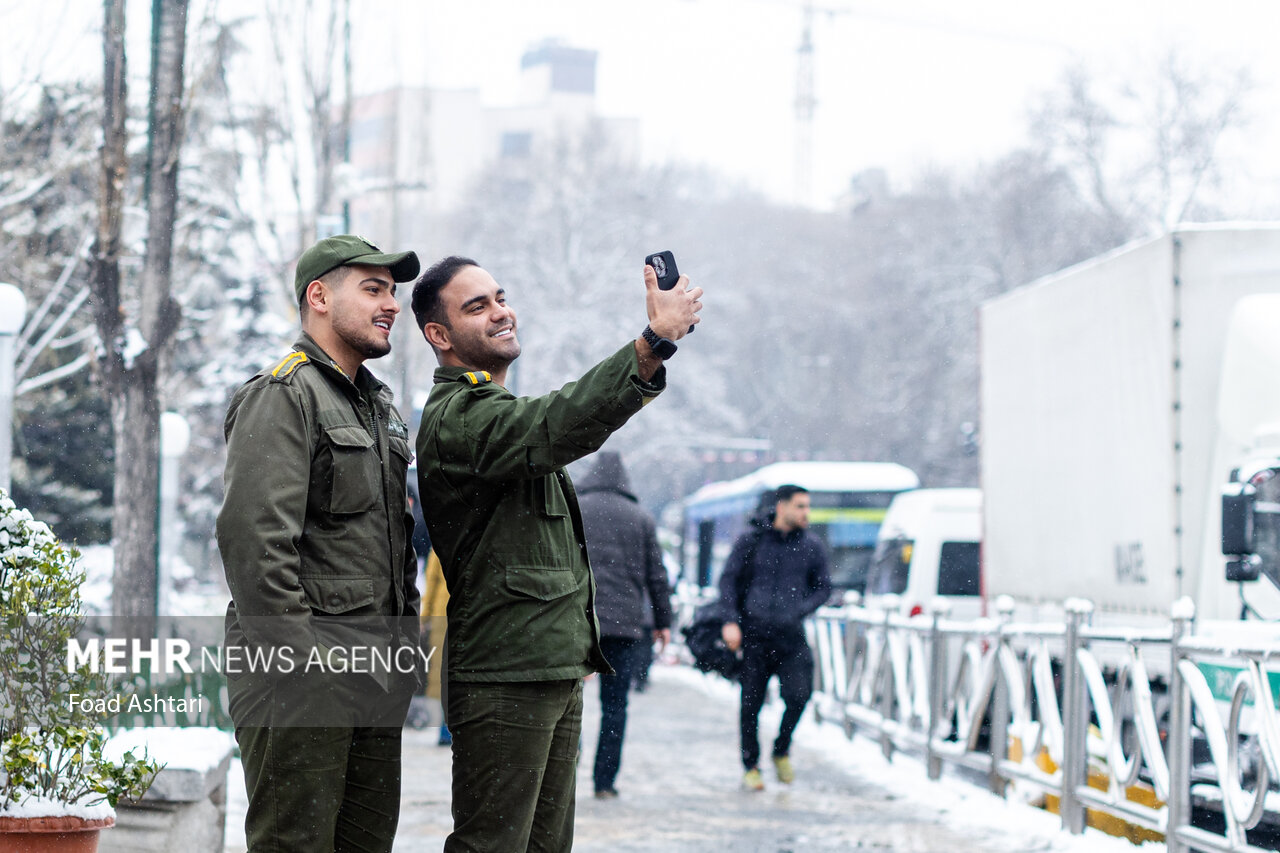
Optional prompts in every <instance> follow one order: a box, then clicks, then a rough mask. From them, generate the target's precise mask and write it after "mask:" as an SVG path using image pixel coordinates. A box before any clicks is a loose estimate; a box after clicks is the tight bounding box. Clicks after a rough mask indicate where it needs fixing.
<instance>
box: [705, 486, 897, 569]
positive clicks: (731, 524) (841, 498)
mask: <svg viewBox="0 0 1280 853" xmlns="http://www.w3.org/2000/svg"><path fill="white" fill-rule="evenodd" d="M786 484H793V485H797V486H803V487H804V488H806V489H808V490H809V499H810V503H811V505H812V510H811V511H810V513H809V530H810V531H811V532H813V533H814V534H816V535H817V537H818V538H819V539H821V540H822V541H823V542H824V543H825V544H826V546H827V553H828V555H829V557H830V566H831V582H832V584H833V585H834V586H835V587H836V588H837V589H841V590H857V591H859V592H861V591H862V588H863V586H864V585H865V584H866V580H867V569H868V568H869V566H870V564H871V555H872V553H873V552H874V551H875V547H876V534H877V533H878V532H879V531H880V522H882V521H884V515H885V510H886V509H888V507H889V502H890V501H892V500H893V496H894V495H896V494H898V493H899V492H905V491H908V490H910V489H914V488H917V487H918V486H919V485H920V479H919V478H918V477H917V476H916V474H915V472H914V471H912V470H911V469H910V468H905V467H903V466H902V465H897V464H895V463H892V462H777V463H774V464H772V465H766V466H764V467H763V468H760V469H759V470H757V471H754V472H753V473H751V474H747V475H746V476H745V477H739V478H738V479H736V480H726V481H723V482H719V483H708V484H707V485H705V486H703V487H702V488H700V489H698V491H696V492H694V493H693V494H692V495H690V496H689V497H688V498H686V499H685V500H684V502H683V507H682V508H683V516H684V517H683V519H682V522H681V528H682V529H681V547H680V576H681V579H683V580H685V581H688V582H694V583H696V584H697V585H698V586H702V587H707V586H714V585H715V584H716V583H718V582H719V580H720V572H721V570H722V569H723V568H724V561H725V559H726V558H727V557H728V556H729V551H730V549H731V548H732V547H733V543H734V541H735V540H737V538H738V537H739V536H741V535H742V534H743V533H744V532H745V531H746V530H747V525H748V521H749V519H750V518H751V515H752V513H754V512H755V510H756V506H757V504H758V503H759V501H760V495H761V494H763V493H764V492H766V491H768V490H770V489H776V488H777V487H778V486H782V485H786Z"/></svg>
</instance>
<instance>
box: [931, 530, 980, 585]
mask: <svg viewBox="0 0 1280 853" xmlns="http://www.w3.org/2000/svg"><path fill="white" fill-rule="evenodd" d="M981 551H982V546H981V545H979V544H978V543H977V542H943V543H942V556H941V558H940V559H939V561H938V595H977V594H978V575H979V572H980V570H981Z"/></svg>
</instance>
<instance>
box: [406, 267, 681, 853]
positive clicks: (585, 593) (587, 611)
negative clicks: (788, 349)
mask: <svg viewBox="0 0 1280 853" xmlns="http://www.w3.org/2000/svg"><path fill="white" fill-rule="evenodd" d="M672 265H673V266H674V261H673V264H672ZM644 285H645V302H646V308H647V313H648V319H649V324H648V325H647V326H646V327H645V329H644V332H643V333H642V334H641V335H640V336H639V337H637V338H636V339H635V340H633V341H629V342H628V343H627V344H626V345H624V346H623V347H622V348H621V349H619V350H618V351H617V352H615V353H614V354H613V355H611V356H609V357H608V358H606V359H605V360H604V361H602V362H600V363H599V364H597V365H596V366H595V367H592V368H591V369H590V370H588V371H587V372H586V373H585V374H583V376H582V377H581V378H580V379H579V380H577V381H576V382H571V383H569V384H568V385H566V386H564V387H563V388H561V389H560V390H558V391H553V392H551V393H550V394H545V395H543V396H541V397H533V398H530V397H520V398H517V397H515V396H514V395H513V394H511V393H510V392H509V391H508V390H507V389H506V388H505V387H504V384H505V382H506V379H507V370H508V368H509V367H510V365H511V363H512V362H514V361H515V359H516V358H517V357H518V356H519V355H520V341H519V339H518V337H517V322H516V314H515V311H514V310H513V308H512V307H511V305H510V304H509V302H508V301H507V293H506V291H505V290H504V289H503V288H502V286H501V285H499V284H498V282H497V281H495V280H494V278H493V276H492V275H490V274H489V273H488V272H487V271H485V270H484V269H482V268H481V267H480V266H479V265H478V264H477V263H476V262H475V261H473V260H470V259H469V258H461V257H449V258H445V259H444V260H441V261H439V262H438V263H436V264H435V265H434V266H432V267H431V268H430V269H428V270H427V271H426V272H425V273H424V274H423V275H422V277H421V278H420V279H418V281H417V283H416V284H415V285H414V288H413V312H414V316H415V318H416V320H417V323H418V327H419V328H420V329H421V330H422V334H423V337H424V338H425V339H426V341H427V343H429V344H431V347H432V348H433V349H434V350H435V353H436V360H437V361H438V362H439V364H440V367H439V368H438V369H437V370H436V373H435V387H434V388H433V389H432V391H431V395H430V397H429V399H428V400H427V404H426V406H425V407H424V408H423V411H422V423H421V426H420V427H419V429H418V437H417V449H418V459H419V462H418V484H419V493H420V494H421V496H422V501H423V509H424V513H425V515H426V518H427V525H428V528H429V529H430V532H431V541H432V544H433V545H434V547H435V549H436V552H437V554H439V556H440V560H441V563H442V565H443V568H444V575H445V580H446V582H447V583H448V586H449V595H450V599H449V631H448V638H447V640H446V647H447V649H448V654H447V655H446V660H447V661H448V670H447V672H446V673H445V677H446V678H447V679H448V700H447V703H448V707H447V709H446V719H447V722H448V725H449V730H450V731H451V732H452V733H453V817H454V830H453V833H452V834H451V835H450V836H449V838H448V839H447V840H446V842H445V850H446V851H450V853H459V852H460V851H474V850H503V851H524V850H540V851H567V850H570V849H571V848H572V846H573V819H574V809H575V795H574V788H575V779H576V770H577V758H578V740H579V737H580V735H581V732H582V679H583V678H584V677H585V676H587V675H590V674H591V673H593V672H612V670H611V668H610V666H609V663H608V661H606V660H605V657H604V655H603V653H602V652H601V650H600V626H599V623H598V621H597V618H596V613H595V581H594V578H593V577H592V575H591V569H590V566H589V564H588V561H587V555H586V545H585V536H584V534H583V527H582V515H581V512H580V511H579V509H578V502H577V498H576V496H575V493H574V489H573V484H572V483H571V482H570V480H569V475H568V474H567V473H566V472H565V470H564V467H565V466H566V465H568V464H569V463H570V462H573V461H574V460H576V459H579V458H581V457H583V456H586V455H588V454H589V453H592V452H594V451H595V450H597V449H599V447H600V446H601V445H603V444H604V442H605V440H606V439H607V438H608V437H609V436H610V435H611V434H612V433H613V432H614V431H616V430H617V429H619V428H620V427H621V426H622V425H623V424H625V423H626V422H627V421H628V420H629V419H630V418H631V416H632V415H634V414H635V413H636V412H638V411H640V409H641V407H642V406H644V405H645V404H646V403H647V402H649V401H650V400H652V399H653V398H654V397H656V396H657V395H658V394H659V393H660V392H661V391H662V390H663V388H664V387H665V385H666V370H665V368H664V367H663V362H664V360H665V359H667V358H670V357H671V356H672V355H674V353H675V343H674V341H676V340H678V339H680V338H681V337H683V336H684V335H685V334H687V333H688V329H689V328H690V327H691V326H692V325H693V324H695V323H697V322H698V314H697V312H698V311H699V310H700V309H701V307H702V303H701V302H700V301H699V299H700V298H701V296H702V290H701V288H693V289H692V290H690V289H688V279H687V278H686V277H684V276H679V277H678V278H677V280H676V281H675V282H674V286H672V287H670V288H669V289H665V290H664V289H662V288H660V287H659V282H658V276H657V274H656V273H655V271H654V268H653V267H652V266H651V265H648V264H646V265H645V267H644Z"/></svg>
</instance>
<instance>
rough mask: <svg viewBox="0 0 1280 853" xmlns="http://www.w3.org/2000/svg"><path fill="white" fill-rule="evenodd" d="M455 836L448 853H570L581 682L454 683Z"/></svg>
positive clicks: (451, 686)
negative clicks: (526, 852) (494, 852)
mask: <svg viewBox="0 0 1280 853" xmlns="http://www.w3.org/2000/svg"><path fill="white" fill-rule="evenodd" d="M446 721H447V722H448V724H449V731H450V732H451V733H452V734H453V833H452V834H451V835H450V836H449V837H448V838H447V839H446V840H445V844H444V849H445V853H492V851H502V853H522V852H523V851H528V853H535V851H536V853H568V851H569V850H570V849H572V847H573V818H574V806H575V793H576V788H577V775H578V773H577V771H578V740H579V738H580V737H581V736H582V679H580V678H573V679H567V680H560V681H530V682H514V683H501V682H498V683H492V682H484V683H481V682H458V681H450V683H449V705H448V716H447V718H446Z"/></svg>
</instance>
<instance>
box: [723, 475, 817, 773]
mask: <svg viewBox="0 0 1280 853" xmlns="http://www.w3.org/2000/svg"><path fill="white" fill-rule="evenodd" d="M766 525H767V526H766ZM808 527H809V493H808V491H806V490H805V489H804V488H802V487H800V486H791V485H787V486H779V487H778V489H777V490H776V492H775V493H774V500H773V512H772V514H771V517H770V518H769V519H767V520H762V523H761V524H760V526H759V528H758V529H756V530H752V531H749V532H747V533H745V534H743V535H742V536H741V537H740V538H739V539H738V541H737V542H736V543H734V546H733V551H732V552H730V554H729V559H728V560H727V561H726V563H725V567H724V572H723V574H721V576H720V607H721V609H722V612H723V613H724V616H725V625H724V628H723V629H722V630H721V635H722V636H723V637H724V642H725V645H727V646H728V647H729V649H730V650H731V651H737V649H738V648H739V647H741V648H742V672H741V675H740V680H741V682H742V709H741V713H740V716H739V725H740V728H741V737H742V766H743V767H744V768H746V774H745V775H744V776H743V779H742V783H743V786H744V787H746V788H747V789H748V790H752V791H760V790H763V789H764V779H763V778H762V777H761V775H760V768H759V766H758V764H759V760H760V737H759V728H760V708H761V706H763V705H764V696H765V687H766V686H767V685H768V683H769V679H770V678H771V677H772V676H774V675H776V676H778V685H779V687H780V693H781V695H782V701H783V704H784V705H785V706H786V707H785V710H784V711H783V714H782V724H781V725H780V726H779V729H778V738H777V740H775V741H774V742H773V766H774V770H775V771H776V772H777V776H778V781H779V782H782V783H784V784H790V783H791V782H792V781H794V779H795V771H794V770H793V769H792V767H791V759H790V757H789V755H788V753H789V752H790V750H791V735H792V733H793V732H794V731H795V728H796V724H798V723H799V722H800V716H801V714H803V713H804V709H805V705H807V704H808V703H809V696H810V695H811V694H812V693H813V653H812V652H811V651H810V650H809V643H808V641H807V640H806V639H805V635H804V620H805V617H807V616H808V615H809V614H810V613H812V612H813V611H815V610H817V609H818V608H819V607H821V606H822V605H823V604H825V603H826V601H827V598H828V596H829V595H830V593H831V576H830V573H829V572H828V569H827V554H826V551H825V549H824V548H823V546H822V543H821V542H819V541H818V539H817V538H816V537H814V536H812V535H810V534H809V533H808V531H807V528H808Z"/></svg>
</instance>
